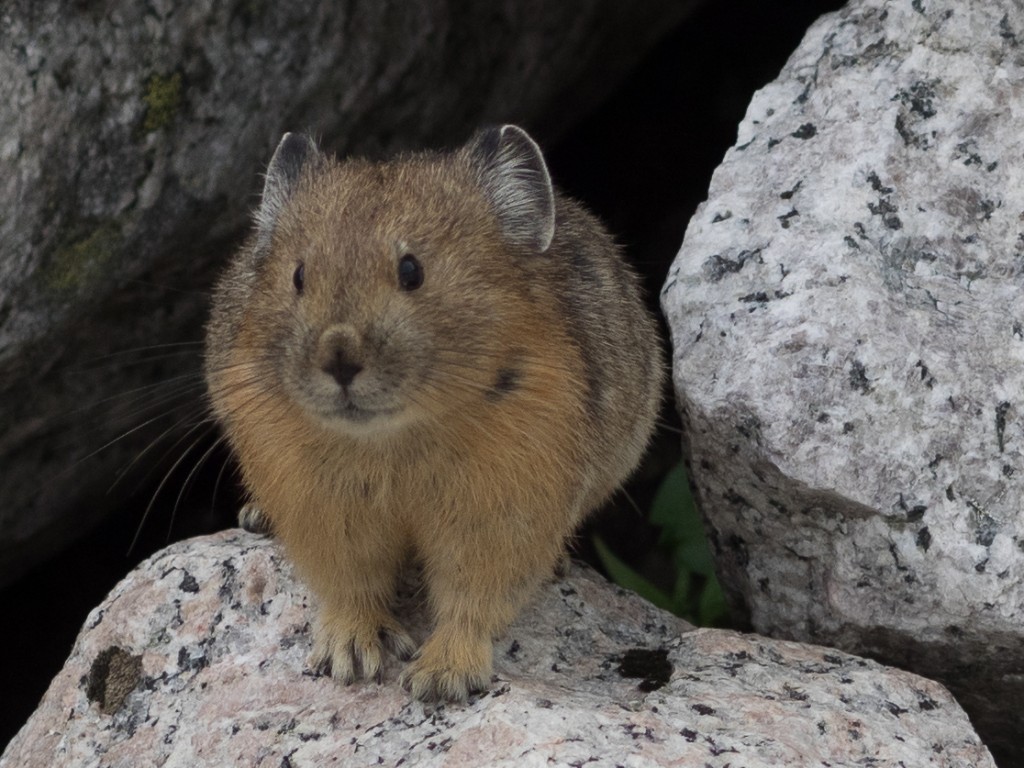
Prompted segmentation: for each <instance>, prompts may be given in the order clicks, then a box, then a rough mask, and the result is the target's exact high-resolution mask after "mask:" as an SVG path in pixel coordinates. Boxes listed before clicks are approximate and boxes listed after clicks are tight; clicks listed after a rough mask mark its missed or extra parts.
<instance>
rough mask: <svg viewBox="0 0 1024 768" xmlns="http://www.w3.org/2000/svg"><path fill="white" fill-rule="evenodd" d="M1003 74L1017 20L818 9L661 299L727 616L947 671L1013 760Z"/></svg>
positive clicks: (975, 6) (1012, 281) (1014, 571)
mask: <svg viewBox="0 0 1024 768" xmlns="http://www.w3.org/2000/svg"><path fill="white" fill-rule="evenodd" d="M1022 81H1024V7H1022V6H1021V5H1020V4H1019V3H1015V2H993V1H991V0H989V1H987V2H962V1H961V0H898V1H889V2H884V1H883V0H856V1H855V2H852V3H850V4H849V5H848V6H847V7H846V8H844V9H843V10H842V11H840V12H838V13H836V14H832V15H829V16H826V17H823V18H822V19H820V20H819V21H818V22H817V23H816V24H815V25H814V26H813V27H812V28H811V29H810V30H809V32H808V33H807V35H806V37H805V39H804V41H803V43H802V44H801V45H800V47H799V49H798V50H797V51H796V52H795V53H794V54H793V56H792V57H791V59H790V60H789V62H788V63H787V65H786V66H785V68H784V69H783V70H782V73H781V74H780V75H779V77H778V79H777V80H776V81H775V82H774V83H772V84H770V85H769V86H767V87H766V88H764V89H763V90H762V91H760V92H759V93H757V94H756V95H755V97H754V99H753V101H752V102H751V104H750V106H749V108H748V111H747V115H746V118H745V119H744V120H743V122H742V124H741V125H740V127H739V132H738V138H737V142H736V145H735V146H734V147H733V148H732V149H731V150H730V151H729V152H728V153H727V155H726V157H725V159H724V161H723V163H722V164H721V166H720V167H719V168H718V170H717V171H716V172H715V175H714V178H713V181H712V184H711V189H710V191H709V193H708V200H707V202H706V203H705V204H703V205H702V206H701V207H700V209H699V210H698V211H697V213H696V214H695V216H694V217H693V219H692V221H691V222H690V225H689V228H688V230H687V233H686V237H685V241H684V243H683V246H682V249H681V251H680V253H679V256H678V258H677V260H676V262H675V264H674V265H673V268H672V270H671V271H670V275H669V278H668V280H667V282H666V286H665V290H664V294H663V306H664V308H665V310H666V313H667V315H668V317H669V320H670V325H671V327H672V336H673V345H674V352H675V361H674V364H675V370H674V376H675V386H676V391H677V394H678V397H679V404H680V409H681V412H682V415H683V420H684V429H685V442H686V443H687V452H688V458H689V461H690V464H691V474H692V478H693V480H694V482H695V486H696V492H697V494H698V498H699V500H700V504H701V507H702V509H703V512H704V514H705V516H706V518H707V521H708V524H709V528H710V531H711V534H712V537H713V544H714V547H715V549H716V550H717V563H718V568H719V573H720V576H721V578H722V580H723V582H724V584H725V586H726V588H727V591H728V592H729V593H730V594H731V597H732V598H733V601H734V603H735V604H737V605H738V606H740V607H741V608H742V609H743V610H744V611H746V612H747V613H748V614H749V616H750V618H751V620H752V623H753V626H754V628H755V629H756V630H757V631H759V632H762V633H765V634H768V635H772V636H781V637H788V638H794V639H799V640H806V641H811V642H821V643H825V644H829V645H837V646H839V647H842V648H844V649H847V650H850V651H853V652H860V653H868V654H870V655H873V656H875V657H879V658H882V659H884V660H886V661H889V662H893V663H897V664H899V665H901V666H905V667H907V668H910V669H914V670H916V671H919V672H921V673H922V674H926V675H928V676H930V677H936V678H939V679H942V680H943V681H944V682H946V683H947V684H948V685H950V687H951V688H952V689H953V691H954V693H957V694H958V696H959V697H960V701H961V703H962V704H963V705H964V707H965V708H966V709H967V711H968V712H969V713H970V714H971V717H972V719H973V720H974V722H975V723H976V725H977V726H978V729H979V732H980V733H981V734H982V736H983V737H984V738H985V739H986V741H987V742H988V743H989V744H990V745H991V746H993V751H994V752H995V751H996V745H998V747H999V749H1000V750H1001V754H1004V755H1005V756H1007V758H1008V759H1010V756H1011V755H1012V756H1013V759H1015V760H1017V761H1022V760H1024V751H1022V744H1024V742H1022V741H1021V740H1020V739H1019V734H1021V733H1024V709H1022V708H1021V707H1020V702H1021V701H1022V700H1024V676H1022V675H1021V670H1022V669H1024V513H1022V509H1024V495H1022V487H1024V486H1022V482H1024V165H1022V163H1021V157H1022V156H1024V133H1022V132H1021V130H1020V125H1021V118H1022V117H1024V91H1022V89H1021V87H1020V84H1021V82H1022ZM1015 734H1016V736H1015ZM998 757H999V754H997V758H998Z"/></svg>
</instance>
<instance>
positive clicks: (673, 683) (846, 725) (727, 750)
mask: <svg viewBox="0 0 1024 768" xmlns="http://www.w3.org/2000/svg"><path fill="white" fill-rule="evenodd" d="M414 606H415V601H411V600H408V599H407V600H406V601H405V602H404V604H403V606H401V610H400V611H399V613H398V615H399V616H402V617H405V618H406V619H407V620H408V622H409V626H410V628H412V629H413V634H414V635H416V636H417V637H418V638H422V636H423V635H424V632H425V629H426V626H425V622H424V617H423V615H422V613H421V612H420V611H419V610H418V609H417V608H415V607H414ZM310 617H311V609H310V606H309V595H308V593H307V591H306V590H305V588H304V587H303V586H302V585H300V584H298V583H297V582H296V581H295V580H294V578H293V576H292V570H291V567H290V566H289V564H288V563H287V562H286V561H284V560H283V558H282V554H281V551H280V550H279V548H278V546H277V545H276V544H275V543H274V542H272V541H271V540H269V539H265V538H261V537H259V536H255V535H253V534H247V533H243V532H240V531H229V532H225V533H223V534H220V535H217V536H211V537H208V538H204V539H193V540H191V541H187V542H183V543H181V544H176V545H174V546H172V547H170V548H168V549H166V550H164V551H163V552H160V553H158V554H157V555H155V556H154V557H152V558H150V559H149V560H148V561H146V562H145V563H143V564H142V565H141V566H139V568H138V569H137V570H136V571H134V572H133V573H132V574H130V575H129V576H128V577H127V578H126V579H125V580H124V581H123V582H121V584H119V585H118V586H117V587H116V588H115V589H114V590H113V592H112V593H111V594H110V596H109V597H108V598H107V599H106V600H105V601H104V603H103V604H102V605H101V606H99V607H98V608H97V609H96V610H94V611H93V612H92V614H91V615H90V616H89V618H88V620H87V622H86V626H85V628H84V629H83V630H82V633H81V635H80V636H79V638H78V641H77V642H76V644H75V647H74V650H73V652H72V655H71V657H70V658H69V659H68V661H67V663H66V665H65V667H64V669H63V670H62V671H61V673H60V674H59V675H58V676H57V678H55V679H54V681H53V684H52V685H51V687H50V689H49V691H48V692H47V693H46V696H45V697H44V699H43V701H42V703H41V704H40V707H39V709H38V711H37V712H36V713H35V714H34V715H33V717H32V718H31V719H30V720H29V722H28V723H27V724H26V725H25V727H24V728H23V729H22V730H21V731H20V732H19V733H18V735H17V736H16V737H15V738H14V740H13V741H12V742H11V743H10V745H8V747H7V750H6V751H5V752H4V754H3V756H2V757H0V768H35V766H40V767H41V768H42V767H46V768H49V766H54V765H62V766H63V765H68V766H76V768H77V767H86V766H100V765H102V766H110V767H111V768H117V767H120V766H124V767H125V768H128V767H129V766H131V768H137V767H139V766H155V765H166V766H185V765H187V766H217V767H218V768H222V767H223V766H231V765H239V766H273V768H277V767H278V766H320V765H375V764H384V765H403V766H432V765H445V766H547V765H556V766H568V765H581V764H584V763H586V764H588V765H595V766H598V768H600V767H601V766H612V765H628V766H658V765H709V766H716V767H717V766H726V765H732V766H738V765H743V766H746V767H747V768H758V767H759V766H778V765H787V766H801V765H808V766H810V765H815V766H820V765H822V764H828V765H832V766H846V765H850V766H852V765H869V764H870V765H902V766H905V768H913V767H914V766H925V765H927V766H951V767H952V766H965V765H970V766H981V767H984V766H993V765H994V764H993V763H992V761H991V758H990V757H989V755H988V752H987V751H986V749H985V747H984V746H982V745H981V743H980V741H979V740H978V737H977V736H976V735H975V734H974V733H973V731H972V729H971V726H970V724H969V723H968V721H967V718H966V716H965V715H964V713H963V711H962V710H961V709H960V708H959V707H958V706H957V704H956V703H955V702H954V701H953V699H952V698H951V697H950V695H949V694H948V692H947V691H946V690H945V689H944V688H943V687H942V686H940V685H938V684H936V683H933V682H931V681H929V680H925V679H923V678H920V677H917V676H915V675H912V674H910V673H906V672H901V671H897V670H893V669H887V668H885V667H882V666H881V665H879V664H876V663H874V662H870V661H865V660H862V659H858V658H856V657H853V656H849V655H847V654H844V653H840V652H837V651H832V650H829V649H825V648H819V647H813V646H807V645H800V644H797V643H791V642H782V641H774V640H766V639H764V638H759V637H756V636H751V635H740V634H737V633H733V632H724V631H711V630H697V631H694V630H693V629H692V628H691V627H690V626H689V625H687V624H686V623H685V622H683V621H681V620H679V619H676V618H674V617H672V616H670V615H668V614H666V613H663V612H661V611H659V610H658V609H656V608H654V607H652V606H651V605H649V604H647V603H645V602H644V601H642V600H640V599H639V598H637V597H636V596H635V595H630V594H627V593H625V592H623V591H622V590H619V589H617V588H615V587H612V586H610V585H609V584H607V583H606V582H604V581H602V580H601V579H600V578H599V577H596V576H595V575H593V574H591V573H589V572H587V571H585V570H583V569H581V568H579V567H574V569H573V571H572V573H571V574H570V576H569V578H567V579H565V580H562V581H560V582H557V583H552V584H550V585H549V586H548V587H547V588H546V589H545V590H544V592H543V593H542V594H541V596H540V597H539V598H538V599H537V600H536V601H535V602H534V603H533V604H532V605H531V606H530V608H529V609H528V610H527V612H526V613H525V615H523V616H522V617H521V618H520V620H519V621H518V622H517V623H516V624H515V625H514V626H513V627H512V628H511V629H510V631H509V632H508V634H507V635H506V636H505V637H502V638H500V639H499V640H498V643H497V645H496V646H495V649H496V676H495V679H494V681H493V684H492V687H491V690H490V691H488V692H487V693H485V694H483V695H481V696H479V697H476V698H474V699H473V700H471V701H470V703H469V704H468V705H467V706H465V707H440V708H437V709H435V710H433V711H430V710H428V709H425V708H424V707H423V705H421V704H418V703H411V702H410V701H409V699H408V697H407V695H406V694H405V693H404V692H403V691H402V690H401V689H400V688H399V687H398V685H397V684H396V683H395V676H396V673H397V668H396V666H392V667H390V668H389V669H388V670H387V674H386V676H385V681H384V683H383V684H382V685H377V684H374V683H366V684H358V685H355V686H352V687H348V688H346V687H343V686H341V685H339V684H338V683H336V682H335V681H333V680H332V679H330V678H328V677H317V676H314V675H312V674H311V673H309V672H308V671H307V670H306V667H305V658H306V656H307V654H308V653H309V651H310V649H311V640H310V629H309V620H310Z"/></svg>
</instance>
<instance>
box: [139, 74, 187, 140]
mask: <svg viewBox="0 0 1024 768" xmlns="http://www.w3.org/2000/svg"><path fill="white" fill-rule="evenodd" d="M182 92H183V86H182V82H181V73H179V72H174V73H173V74H170V75H153V76H151V77H150V78H149V80H147V81H146V91H145V93H143V95H142V100H143V101H144V102H145V103H146V118H145V120H143V122H142V130H143V132H145V133H150V132H151V131H159V130H161V129H163V128H166V127H167V126H168V125H170V124H171V123H172V122H173V121H174V118H175V117H176V116H177V114H178V110H179V109H180V108H181V100H182V95H183V94H182Z"/></svg>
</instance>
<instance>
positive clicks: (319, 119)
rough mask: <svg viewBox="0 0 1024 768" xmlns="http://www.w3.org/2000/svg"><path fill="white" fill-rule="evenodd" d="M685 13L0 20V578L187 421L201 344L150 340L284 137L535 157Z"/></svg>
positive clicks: (191, 329) (175, 12) (1, 16)
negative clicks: (492, 139)
mask: <svg viewBox="0 0 1024 768" xmlns="http://www.w3.org/2000/svg"><path fill="white" fill-rule="evenodd" d="M694 2H696V0H687V1H686V2H675V1H674V0H657V2H651V3H644V4H643V5H642V6H637V7H631V6H627V5H625V4H622V3H618V2H615V1H614V0H583V1H582V2H576V3H571V4H566V3H547V2H541V0H528V1H527V2H520V1H519V0H515V1H513V0H502V1H501V2H495V3H476V2H471V1H469V0H454V1H453V2H448V3H431V2H422V1H421V2H414V3H408V2H382V1H381V0H348V1H347V2H330V3H327V2H313V0H301V1H300V2H292V3H269V2H260V1H258V0H256V1H252V2H229V3H225V2H214V0H198V1H197V2H190V3H187V4H181V3H178V2H170V1H169V0H155V1H154V2H147V3H136V2H130V1H127V0H115V1H114V2H103V3H81V2H79V3H66V2H58V0H44V1H43V2H35V0H14V1H12V2H6V3H4V4H3V8H2V9H0V103H3V105H4V108H3V109H2V110H0V211H4V213H3V214H0V466H2V467H3V470H2V472H0V498H2V499H4V505H3V509H2V510H0V582H3V581H6V580H7V579H8V578H10V576H11V574H12V572H13V571H14V570H15V569H17V568H18V567H19V566H24V565H26V564H27V563H28V562H29V561H31V560H33V559H36V558H37V557H38V556H39V555H40V554H41V553H42V552H41V550H46V549H49V550H51V551H52V550H53V549H54V548H55V546H56V544H57V542H58V540H59V539H60V538H61V537H67V536H68V535H69V534H70V533H71V532H73V531H79V530H81V529H82V527H83V523H85V522H87V521H88V520H87V518H88V515H83V512H82V510H89V509H91V508H92V507H91V505H90V504H89V503H87V502H85V501H83V498H82V496H83V494H84V493H86V492H89V491H95V492H97V495H99V494H101V493H102V492H103V491H105V490H106V488H107V487H108V486H109V485H110V483H111V480H112V477H113V475H114V469H117V468H122V467H124V466H125V465H126V464H128V463H129V460H130V459H131V457H132V456H133V455H135V454H136V453H137V452H138V451H139V449H140V447H141V446H145V445H146V444H147V443H148V442H149V441H150V440H151V439H153V438H154V437H155V436H156V435H158V434H159V433H160V432H161V431H162V430H163V429H164V428H166V427H167V426H168V425H169V424H173V423H174V422H176V421H177V422H179V423H184V422H187V421H191V420H192V419H194V418H195V417H196V415H197V413H198V412H199V411H200V410H201V407H200V406H199V403H200V400H201V395H200V392H201V385H200V383H199V380H198V376H197V375H196V374H197V372H198V366H199V354H198V349H199V347H198V345H195V346H188V345H182V346H179V347H169V346H161V347H159V348H156V345H168V344H171V343H179V342H182V341H191V342H198V340H199V338H200V335H201V331H200V324H201V321H202V319H203V314H204V309H205V307H204V303H205V300H206V291H207V289H208V287H209V285H210V283H211V281H212V279H213V275H214V273H215V272H216V271H217V269H218V268H219V266H220V265H222V264H223V263H224V260H225V258H226V256H227V251H229V250H230V249H231V248H232V247H233V246H234V244H235V241H236V239H237V236H238V233H239V232H240V231H241V230H242V229H243V228H244V226H245V223H246V218H247V214H248V211H249V209H250V208H251V207H252V206H253V204H254V201H255V197H254V195H255V193H257V192H258V186H259V183H260V182H259V173H261V172H262V171H263V169H264V168H265V165H266V162H267V160H268V159H269V157H270V154H271V152H272V151H273V148H274V146H275V145H276V143H277V141H278V140H279V138H280V136H281V134H282V133H283V132H284V131H285V130H307V129H308V130H312V131H314V132H316V133H318V134H320V135H321V136H322V137H323V139H324V143H325V146H327V147H328V148H330V149H331V150H334V151H338V152H350V151H356V152H375V151H378V150H393V149H396V148H403V147H420V146H426V145H435V144H437V143H447V142H456V141H461V140H463V139H465V137H466V136H467V135H468V133H469V132H470V131H471V130H472V129H474V128H475V127H476V126H477V125H479V124H481V123H483V122H489V121H491V122H493V121H498V120H509V119H514V120H516V121H522V122H525V123H526V124H528V125H529V126H530V128H531V129H535V130H536V131H537V133H538V135H540V136H542V137H545V138H551V137H552V136H554V135H555V134H557V133H558V132H559V131H560V130H561V129H564V128H566V127H567V126H568V124H569V123H570V122H571V121H572V120H574V119H576V118H577V117H578V116H579V115H580V114H581V113H583V112H584V111H585V110H587V109H589V108H590V107H592V106H593V105H594V104H595V102H596V100H597V99H598V98H599V97H600V96H601V95H603V94H605V93H607V91H608V90H609V89H610V88H611V87H612V86H613V85H614V84H615V83H616V82H617V81H618V80H619V78H621V77H622V76H624V75H625V74H626V73H627V72H628V70H629V67H630V66H631V65H632V64H633V63H634V62H636V61H637V60H638V58H639V57H640V56H641V55H642V53H643V52H644V50H645V49H646V48H647V47H648V46H649V45H650V44H651V43H652V42H654V40H656V39H657V38H658V37H659V36H660V35H661V34H663V33H664V32H666V31H667V30H668V29H670V28H671V26H672V25H673V24H675V23H676V22H677V21H678V20H679V19H680V18H681V17H682V16H683V14H685V13H686V11H687V9H688V8H689V7H690V6H691V5H693V4H694ZM143 347H145V348H147V349H146V350H145V351H142V352H140V353H139V354H137V355H134V356H127V357H126V356H123V355H122V353H124V352H125V351H126V350H137V351H138V350H139V349H140V348H143ZM112 353H117V354H116V355H115V356H114V357H112V358H107V357H104V356H106V355H110V354H112ZM97 358H102V359H100V360H97ZM159 381H164V382H166V386H165V387H163V388H156V389H142V387H149V386H151V385H152V384H153V383H154V382H159ZM83 406H86V407H83ZM159 414H165V415H166V416H167V418H166V419H164V420H162V421H160V422H159V423H153V424H150V425H149V426H150V427H151V428H150V429H139V430H138V431H133V432H128V430H131V429H133V428H137V427H140V426H141V425H143V424H145V423H146V422H147V420H148V419H151V418H154V417H156V416H157V415H159ZM125 432H128V434H127V435H126V436H125V439H124V440H123V441H121V442H120V443H119V444H117V445H114V446H111V447H110V448H109V449H107V450H104V451H101V452H100V453H99V455H98V456H96V457H95V458H93V459H91V460H90V461H89V463H87V464H86V465H84V466H80V465H78V464H77V463H76V462H77V461H78V460H79V459H81V458H82V457H83V456H84V455H86V454H88V453H91V452H93V451H96V450H97V449H99V448H101V447H102V446H104V444H105V443H107V441H108V440H110V439H112V438H113V437H114V436H116V435H118V434H120V433H125ZM174 437H177V434H176V435H175V436H174ZM191 439H192V437H190V438H189V440H191ZM173 442H174V440H173V439H171V440H169V441H168V443H173ZM187 444H188V443H187V442H186V443H183V445H187ZM179 450H180V448H179ZM162 452H163V449H162V448H161V449H160V450H155V451H153V452H151V453H150V454H149V455H148V456H147V461H149V457H150V456H156V457H159V455H160V454H161V453H162ZM54 478H56V479H54ZM71 509H74V510H75V511H74V517H75V524H74V525H72V524H69V522H68V521H67V520H66V519H65V517H64V516H65V515H67V514H68V512H69V510H71ZM90 514H91V513H90Z"/></svg>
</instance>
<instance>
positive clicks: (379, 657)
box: [308, 617, 416, 685]
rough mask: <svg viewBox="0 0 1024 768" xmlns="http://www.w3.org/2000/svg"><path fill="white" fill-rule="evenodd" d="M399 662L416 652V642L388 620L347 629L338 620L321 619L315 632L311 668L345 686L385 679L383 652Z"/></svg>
mask: <svg viewBox="0 0 1024 768" xmlns="http://www.w3.org/2000/svg"><path fill="white" fill-rule="evenodd" d="M385 650H387V651H389V652H391V653H393V654H394V655H395V656H397V657H398V658H400V659H405V658H408V657H409V656H410V655H411V654H412V653H413V651H415V650H416V643H415V642H414V641H413V639H412V638H411V637H410V636H409V635H408V633H406V631H405V630H404V629H402V627H401V626H400V625H399V624H398V622H397V621H395V620H394V619H392V618H390V617H388V618H387V619H384V620H382V621H381V622H379V624H373V625H370V626H366V625H364V626H360V627H350V626H349V625H347V624H345V623H344V622H342V621H340V620H339V619H337V618H334V619H325V618H323V617H321V620H320V621H319V622H318V627H317V630H316V640H315V642H314V645H313V652H312V654H310V657H309V662H308V663H309V666H310V668H311V669H312V670H313V671H314V672H317V673H321V674H324V673H327V672H328V671H329V672H330V675H331V677H333V678H334V679H335V680H339V681H341V682H342V683H344V684H345V685H349V684H351V683H354V682H355V681H356V680H361V679H366V680H375V681H376V682H378V683H380V682H382V681H383V679H384V677H383V676H384V670H383V665H384V651H385Z"/></svg>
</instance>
